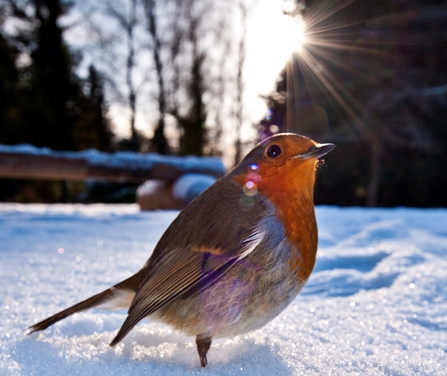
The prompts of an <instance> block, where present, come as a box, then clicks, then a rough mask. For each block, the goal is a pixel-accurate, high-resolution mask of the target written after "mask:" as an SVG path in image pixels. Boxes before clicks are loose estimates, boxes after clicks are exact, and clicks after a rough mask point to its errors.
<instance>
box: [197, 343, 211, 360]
mask: <svg viewBox="0 0 447 376" xmlns="http://www.w3.org/2000/svg"><path fill="white" fill-rule="evenodd" d="M196 344H197V351H198V353H199V358H200V365H201V366H202V367H206V365H207V363H208V361H207V360H206V353H207V352H208V350H209V349H210V346H211V338H210V337H199V336H197V337H196Z"/></svg>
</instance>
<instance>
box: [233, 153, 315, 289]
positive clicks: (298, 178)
mask: <svg viewBox="0 0 447 376" xmlns="http://www.w3.org/2000/svg"><path fill="white" fill-rule="evenodd" d="M315 163H316V162H315V161H312V160H310V161H305V162H304V163H302V162H301V163H299V164H297V163H294V161H289V162H287V163H286V164H285V165H283V166H281V167H280V168H278V167H277V166H273V165H264V164H262V165H259V168H258V171H257V173H258V175H259V178H258V181H257V182H255V187H254V189H256V191H257V192H259V193H260V194H262V195H264V196H265V197H267V198H268V200H269V201H270V202H271V203H272V204H273V205H274V206H275V208H276V210H277V216H278V219H279V221H280V222H281V223H282V224H283V226H284V229H285V235H286V237H287V239H288V241H289V242H290V243H291V244H292V245H294V246H295V247H296V248H297V251H296V252H295V253H294V254H293V255H292V257H291V260H290V269H291V270H293V271H294V272H295V273H296V275H297V278H298V279H299V280H300V281H306V280H307V279H308V278H309V276H310V274H311V273H312V270H313V267H314V264H315V257H316V253H317V244H318V231H317V223H316V219H315V210H314V202H313V187H314V179H315ZM251 175H253V172H249V173H247V174H241V175H237V176H235V177H234V180H235V181H236V182H237V183H239V184H241V185H244V186H246V184H247V180H249V181H250V182H253V179H252V176H251ZM250 186H252V183H250Z"/></svg>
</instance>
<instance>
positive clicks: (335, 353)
mask: <svg viewBox="0 0 447 376" xmlns="http://www.w3.org/2000/svg"><path fill="white" fill-rule="evenodd" d="M316 212H317V220H318V223H319V232H320V243H319V244H320V245H319V253H318V258H317V263H316V266H315V270H314V273H313V275H312V276H311V278H310V280H309V282H308V284H307V286H306V287H305V288H304V289H303V291H302V293H301V294H300V295H299V296H298V297H297V298H296V299H295V301H294V302H293V303H292V304H291V305H290V306H289V307H288V308H287V309H286V310H285V311H284V312H283V313H282V314H281V315H280V316H278V317H277V318H276V319H275V320H274V321H272V322H271V323H270V324H269V325H267V326H265V327H264V328H262V329H260V330H258V331H255V332H252V333H249V334H248V335H246V336H239V337H236V338H231V339H228V340H221V341H217V342H215V343H213V346H212V347H211V350H210V352H209V355H208V360H209V365H208V368H206V369H200V368H199V360H198V356H197V353H196V348H195V343H194V339H193V338H189V337H185V336H183V335H181V334H179V333H177V332H175V331H173V330H171V329H170V328H169V327H167V326H163V325H161V324H159V323H156V322H150V321H144V322H141V323H140V324H139V325H137V327H136V328H135V329H134V330H133V331H132V332H131V333H130V334H129V335H128V336H127V337H126V338H125V339H124V341H123V342H122V343H120V344H119V345H118V346H116V347H115V348H111V347H109V346H108V343H109V342H110V341H111V339H112V338H113V337H114V335H115V334H116V331H117V330H118V328H119V327H120V325H121V324H122V322H123V321H124V318H125V314H126V312H125V311H124V310H123V311H100V310H92V311H87V312H83V313H80V314H77V315H74V316H72V317H69V318H67V319H65V320H63V321H61V322H60V323H58V324H56V325H54V326H53V327H50V328H48V329H47V330H45V331H44V332H40V333H36V334H32V335H30V336H27V335H26V330H25V329H26V327H27V326H29V325H31V324H33V323H34V322H37V321H39V320H42V319H44V318H46V317H47V316H49V315H51V314H54V313H56V312H57V311H59V310H61V309H63V308H65V307H67V306H69V305H72V304H74V303H76V302H78V301H80V300H82V299H85V298H87V297H89V296H90V295H92V294H95V293H97V292H100V291H102V290H103V289H106V288H107V287H109V286H110V285H112V284H115V283H116V282H119V281H120V280H122V279H124V278H126V277H128V276H130V275H131V274H132V273H134V272H136V271H137V270H138V269H139V268H140V267H141V266H142V265H143V264H144V262H145V261H146V259H147V258H148V257H149V255H150V253H151V252H152V249H153V248H154V246H155V244H156V242H157V241H158V239H159V237H160V236H161V234H162V233H163V231H164V230H165V229H166V227H167V226H168V225H169V223H170V222H171V221H172V220H173V219H174V218H175V216H176V215H177V212H166V211H159V212H150V213H149V212H139V211H138V206H137V205H90V206H82V205H53V206H50V205H18V204H0V265H1V268H0V374H1V375H55V374H58V375H82V376H86V375H166V374H169V375H192V374H201V375H239V374H240V375H242V374H243V375H445V374H446V372H447V371H446V369H447V314H446V312H447V258H446V254H447V210H441V209H439V210H418V209H403V208H401V209H387V210H384V209H359V208H345V209H341V208H335V207H318V208H317V210H316Z"/></svg>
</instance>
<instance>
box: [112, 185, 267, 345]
mask: <svg viewBox="0 0 447 376" xmlns="http://www.w3.org/2000/svg"><path fill="white" fill-rule="evenodd" d="M264 212H265V208H264V206H263V205H262V204H261V202H260V201H258V200H257V199H256V198H254V197H247V196H245V195H244V193H243V192H242V189H241V187H240V186H239V185H237V184H236V183H234V182H233V181H232V180H231V179H230V178H228V177H224V178H222V179H220V180H219V181H218V182H217V184H214V185H213V186H211V187H210V188H209V189H208V190H206V191H205V192H204V193H203V194H202V195H200V196H199V197H197V199H196V200H194V201H193V202H191V204H190V205H188V206H187V207H186V208H185V209H184V210H183V211H182V212H181V213H180V214H179V216H178V217H177V218H176V219H175V220H174V221H173V223H172V224H171V226H170V227H169V228H168V229H167V230H166V232H165V233H164V235H163V236H162V238H161V239H160V241H159V243H158V244H157V246H156V248H155V250H154V253H153V255H152V256H151V258H150V259H149V260H148V262H147V263H146V265H145V267H144V268H145V269H146V270H147V277H146V279H145V280H144V281H143V283H142V284H141V286H140V288H139V289H138V291H137V293H136V295H135V298H134V300H133V302H132V305H131V306H130V308H129V312H128V316H127V318H126V320H125V322H124V324H123V326H122V327H121V329H120V331H119V332H118V334H117V336H116V337H115V339H114V340H113V341H112V343H111V346H114V345H115V344H117V343H118V342H119V341H121V340H122V339H123V338H124V337H125V336H126V335H127V334H128V333H129V331H130V330H132V328H133V327H134V326H135V325H136V324H137V323H138V322H139V321H140V320H142V319H143V318H144V317H147V316H149V315H150V314H152V313H154V312H155V311H157V310H158V309H160V308H161V307H162V306H164V305H165V304H168V303H170V302H172V301H173V300H175V299H178V298H179V297H181V296H184V295H185V294H187V293H191V292H193V291H194V292H196V291H201V290H203V289H205V288H206V287H208V286H209V285H210V284H212V283H214V282H215V281H217V280H218V279H219V278H220V277H222V276H223V275H224V274H225V273H226V272H227V271H228V270H229V269H230V268H231V267H232V266H233V265H234V264H235V263H236V262H237V261H238V260H240V259H241V258H243V257H245V256H246V255H247V254H249V253H250V252H251V251H252V250H253V249H254V248H256V246H257V245H258V244H259V243H260V242H261V241H262V239H263V236H264V234H263V233H262V232H260V231H261V230H260V229H258V228H256V224H257V223H258V222H259V220H260V219H261V218H262V216H263V213H264ZM192 221H193V222H194V223H190V222H192ZM185 228H188V229H190V230H189V232H186V230H185Z"/></svg>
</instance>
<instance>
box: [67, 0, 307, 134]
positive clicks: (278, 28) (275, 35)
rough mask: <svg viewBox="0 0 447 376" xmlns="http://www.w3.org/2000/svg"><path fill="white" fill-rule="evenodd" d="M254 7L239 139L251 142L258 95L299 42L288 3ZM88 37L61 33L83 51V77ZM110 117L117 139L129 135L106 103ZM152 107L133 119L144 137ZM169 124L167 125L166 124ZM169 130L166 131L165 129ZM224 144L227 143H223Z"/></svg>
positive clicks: (117, 109)
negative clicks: (284, 12) (289, 13)
mask: <svg viewBox="0 0 447 376" xmlns="http://www.w3.org/2000/svg"><path fill="white" fill-rule="evenodd" d="M77 3H78V6H79V7H84V8H83V9H85V7H86V4H87V5H88V2H85V1H84V0H78V1H77ZM247 3H252V4H254V6H252V7H251V11H250V12H249V15H248V25H247V40H246V46H247V55H246V63H245V69H244V73H243V80H244V84H245V93H244V103H245V108H244V125H243V130H242V133H243V138H244V139H254V138H255V135H256V132H255V131H254V128H253V124H256V123H258V122H259V121H260V119H262V118H263V117H264V116H266V115H267V107H266V105H265V101H264V100H263V99H262V98H261V97H260V95H268V94H269V93H270V92H271V91H272V90H273V89H274V87H275V83H276V80H277V77H278V75H279V73H280V71H281V70H282V69H283V68H284V66H285V63H286V61H287V59H288V58H289V57H290V55H291V53H292V51H293V50H294V49H295V48H298V47H297V41H299V40H301V36H300V33H299V30H300V29H299V28H296V26H295V25H293V21H292V19H291V17H288V16H285V15H284V14H283V10H287V9H288V8H290V5H287V4H288V3H290V1H284V0H256V1H247ZM72 17H73V18H69V19H66V20H65V21H64V22H66V23H67V24H70V23H71V21H72V20H73V19H77V18H78V17H80V14H79V13H78V11H76V10H74V12H73V14H72ZM240 22H241V21H240V18H235V19H234V20H233V21H232V23H233V26H234V28H235V30H236V31H240V30H239V28H240ZM111 25H112V24H111V23H110V21H105V20H103V21H101V27H105V28H106V29H107V28H109V27H110V28H112V26H111ZM91 37H92V35H90V34H88V33H86V32H85V29H83V24H82V23H81V24H80V27H74V28H70V29H68V30H67V31H66V32H65V38H66V40H67V42H68V43H69V44H70V45H72V46H74V47H77V48H82V47H86V46H87V47H88V48H87V49H85V48H84V52H83V53H84V60H83V63H82V64H81V66H80V69H79V71H80V73H81V75H82V74H84V75H85V74H86V72H87V69H86V68H87V66H88V64H89V63H90V62H92V61H93V62H94V58H93V55H92V56H90V55H89V54H90V53H89V48H91V46H89V43H90V41H89V40H90V39H91ZM139 58H140V59H142V61H147V60H148V59H149V60H150V59H151V57H150V56H149V55H146V54H142V55H141V56H140V57H139ZM109 110H110V116H111V119H112V123H113V124H114V130H115V131H116V132H117V133H118V134H119V135H121V136H128V135H129V132H130V131H129V122H128V118H129V117H128V110H127V109H126V108H124V107H123V106H122V105H120V104H118V103H113V102H111V103H110V106H109ZM154 113H155V105H154V106H153V107H148V106H147V104H144V105H142V104H141V103H140V110H139V113H138V116H137V123H136V125H137V128H138V129H140V130H141V131H143V132H144V133H146V134H147V133H148V132H147V130H148V123H149V124H150V123H154V121H155V117H154ZM232 122H234V120H233V119H229V120H228V121H227V128H230V127H233V124H232ZM168 123H169V121H168ZM168 128H169V127H168ZM227 137H229V139H232V138H233V133H232V132H229V133H228V134H227ZM227 141H228V140H227Z"/></svg>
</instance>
